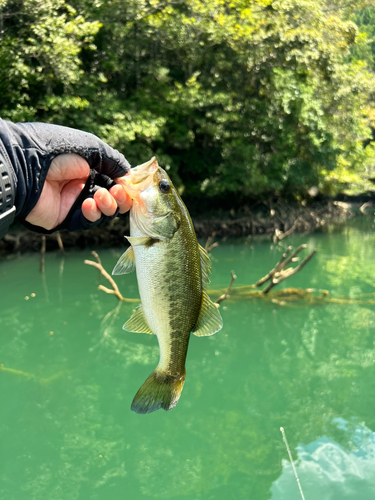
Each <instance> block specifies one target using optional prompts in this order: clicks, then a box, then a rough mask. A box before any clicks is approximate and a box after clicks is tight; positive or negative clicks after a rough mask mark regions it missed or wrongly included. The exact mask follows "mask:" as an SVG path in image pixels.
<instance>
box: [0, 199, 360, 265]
mask: <svg viewBox="0 0 375 500" xmlns="http://www.w3.org/2000/svg"><path fill="white" fill-rule="evenodd" d="M359 207H360V204H358V203H345V202H340V201H329V202H317V203H314V204H311V205H309V206H301V205H291V204H287V203H280V202H278V203H276V204H274V205H271V207H270V206H269V205H267V204H266V203H263V202H259V203H258V204H257V205H256V206H253V207H251V208H245V209H242V210H239V211H236V212H234V211H230V212H224V211H223V212H215V213H210V214H202V215H200V216H196V217H192V219H193V223H194V227H195V231H196V234H197V237H198V238H209V237H215V238H220V239H222V238H226V237H231V238H232V237H233V238H235V237H242V238H243V237H250V238H251V237H256V236H264V237H269V239H270V241H274V242H275V241H280V240H282V239H283V238H285V237H287V236H288V235H289V234H292V233H294V232H295V233H311V232H313V231H317V230H322V229H323V228H324V227H326V226H328V225H332V224H335V225H338V226H339V225H342V224H344V223H345V222H346V221H347V220H349V219H351V218H353V217H354V216H355V213H356V212H358V211H359ZM11 229H12V230H11V231H10V232H9V233H8V234H6V235H5V237H4V238H3V239H2V240H0V256H1V257H5V258H12V257H13V256H18V255H20V254H23V253H29V252H40V251H41V248H42V243H43V240H44V238H43V235H41V234H38V233H34V232H32V231H29V230H28V229H26V228H24V227H23V226H22V225H21V224H18V225H15V226H14V227H12V228H11ZM59 234H60V236H61V240H62V243H63V246H64V249H72V248H75V249H80V250H84V249H89V250H96V249H101V248H114V247H122V246H124V237H125V236H127V235H129V218H128V217H121V218H116V219H114V220H113V221H111V222H110V223H109V224H106V225H104V224H102V225H101V226H97V227H95V228H93V229H90V230H86V231H77V232H73V233H69V232H67V231H61V232H60V233H59ZM45 248H46V251H47V252H48V251H53V250H58V249H59V248H60V247H59V241H58V238H57V233H54V234H51V235H46V236H45Z"/></svg>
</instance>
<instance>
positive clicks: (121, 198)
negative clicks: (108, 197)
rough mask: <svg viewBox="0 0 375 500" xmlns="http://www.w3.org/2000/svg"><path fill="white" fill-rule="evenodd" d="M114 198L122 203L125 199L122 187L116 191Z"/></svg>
mask: <svg viewBox="0 0 375 500" xmlns="http://www.w3.org/2000/svg"><path fill="white" fill-rule="evenodd" d="M116 200H117V201H118V202H119V203H124V202H125V201H126V196H125V193H124V190H123V189H122V188H121V189H119V190H118V191H117V193H116Z"/></svg>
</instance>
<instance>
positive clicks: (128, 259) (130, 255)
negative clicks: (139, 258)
mask: <svg viewBox="0 0 375 500" xmlns="http://www.w3.org/2000/svg"><path fill="white" fill-rule="evenodd" d="M133 271H135V259H134V249H133V247H129V248H128V249H127V250H126V252H124V253H123V254H122V255H121V257H120V258H119V260H118V261H117V264H116V265H115V267H114V269H113V271H112V274H114V275H118V274H128V273H132V272H133Z"/></svg>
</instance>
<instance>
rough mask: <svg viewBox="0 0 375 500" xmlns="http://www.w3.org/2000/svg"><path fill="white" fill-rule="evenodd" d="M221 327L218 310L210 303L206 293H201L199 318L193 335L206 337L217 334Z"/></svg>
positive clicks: (221, 322) (221, 321)
mask: <svg viewBox="0 0 375 500" xmlns="http://www.w3.org/2000/svg"><path fill="white" fill-rule="evenodd" d="M222 327H223V320H222V319H221V316H220V313H219V309H218V308H217V307H216V306H215V304H214V303H213V302H212V301H211V299H210V297H209V296H208V295H207V293H206V292H203V293H202V305H201V310H200V313H199V318H198V321H197V324H196V325H195V327H194V329H193V333H194V335H196V336H197V337H206V336H208V335H213V334H214V333H216V332H218V331H219V330H221V328H222Z"/></svg>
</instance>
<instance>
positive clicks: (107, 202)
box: [100, 192, 112, 208]
mask: <svg viewBox="0 0 375 500" xmlns="http://www.w3.org/2000/svg"><path fill="white" fill-rule="evenodd" d="M100 201H101V202H102V203H103V205H104V206H105V207H107V208H110V207H111V206H112V198H111V195H110V194H109V193H107V192H104V193H103V194H102V195H101V197H100Z"/></svg>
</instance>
